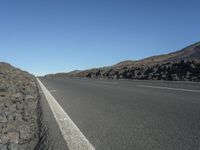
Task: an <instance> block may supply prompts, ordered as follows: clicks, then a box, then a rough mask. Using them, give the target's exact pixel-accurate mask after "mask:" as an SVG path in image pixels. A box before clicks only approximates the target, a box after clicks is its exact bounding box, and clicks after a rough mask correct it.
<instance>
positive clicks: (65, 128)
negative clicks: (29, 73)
mask: <svg viewBox="0 0 200 150" xmlns="http://www.w3.org/2000/svg"><path fill="white" fill-rule="evenodd" d="M37 81H38V83H39V85H40V87H41V89H42V91H43V93H44V95H45V97H46V100H47V101H48V103H49V106H50V108H51V110H52V112H53V115H54V117H55V119H56V121H57V123H58V125H59V127H60V130H61V133H62V135H63V137H64V139H65V140H66V142H67V145H68V147H69V149H70V150H80V149H81V150H95V148H94V147H93V146H92V144H91V143H90V142H89V141H88V140H87V138H86V137H85V136H84V135H83V133H81V131H80V129H79V128H78V127H77V126H76V125H75V123H74V122H73V121H72V120H71V118H70V117H69V116H68V115H67V113H66V112H65V111H64V110H63V108H62V107H61V106H60V105H59V104H58V102H57V101H56V99H55V98H54V97H53V96H52V95H51V93H50V92H49V91H48V89H47V88H46V87H45V86H44V85H43V84H42V82H41V81H40V80H39V79H38V78H37Z"/></svg>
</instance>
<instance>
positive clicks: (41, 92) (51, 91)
mask: <svg viewBox="0 0 200 150" xmlns="http://www.w3.org/2000/svg"><path fill="white" fill-rule="evenodd" d="M49 92H50V93H53V92H57V90H49ZM39 93H40V94H43V91H39Z"/></svg>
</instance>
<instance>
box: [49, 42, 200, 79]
mask: <svg viewBox="0 0 200 150" xmlns="http://www.w3.org/2000/svg"><path fill="white" fill-rule="evenodd" d="M47 77H87V78H109V79H141V80H142V79H145V80H147V79H151V80H185V81H200V42H197V43H195V44H192V45H190V46H187V47H185V48H183V49H182V50H178V51H176V52H173V53H169V54H164V55H157V56H152V57H148V58H144V59H141V60H137V61H132V60H126V61H123V62H120V63H117V64H115V65H113V66H108V67H103V68H94V69H88V70H83V71H80V70H78V71H73V72H69V73H58V74H51V75H47Z"/></svg>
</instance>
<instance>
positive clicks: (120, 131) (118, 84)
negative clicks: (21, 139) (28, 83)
mask: <svg viewBox="0 0 200 150" xmlns="http://www.w3.org/2000/svg"><path fill="white" fill-rule="evenodd" d="M39 79H40V81H41V82H42V83H43V84H44V86H45V87H46V88H47V89H48V90H49V91H50V92H51V94H52V95H53V97H54V98H55V99H56V100H57V102H58V103H59V104H60V106H61V107H62V108H63V110H64V111H65V112H66V113H67V114H68V116H69V117H70V118H71V119H72V121H73V122H74V123H75V124H76V126H77V127H78V128H79V129H80V131H81V132H82V134H83V135H84V136H85V138H87V140H88V141H89V142H90V143H91V144H92V145H93V146H94V148H95V149H96V150H129V149H130V150H133V149H134V150H197V149H199V148H200V84H198V83H183V82H161V81H128V80H95V79H64V78H39ZM42 101H46V100H45V98H44V97H43V98H42ZM41 104H42V105H45V106H42V107H43V109H48V111H51V110H50V109H49V108H46V107H47V106H46V104H47V103H46V102H41ZM44 111H47V110H44ZM44 114H45V115H46V116H47V117H46V118H51V119H50V120H49V121H47V122H51V125H49V126H52V125H53V126H54V127H53V128H52V127H50V132H54V134H53V135H52V137H51V138H52V141H54V142H55V143H57V140H55V139H54V140H53V138H56V137H53V136H54V135H55V133H56V134H57V135H55V136H59V135H60V136H62V135H61V132H60V130H59V129H58V128H59V127H58V125H56V123H55V122H54V123H52V118H53V117H52V116H53V114H52V113H50V112H46V113H44ZM48 115H49V117H48ZM54 130H56V131H54ZM58 134H59V135H58ZM59 142H61V144H60V148H59V149H60V150H61V149H66V143H64V142H65V140H64V139H62V138H61V139H60V140H59ZM62 143H63V144H62Z"/></svg>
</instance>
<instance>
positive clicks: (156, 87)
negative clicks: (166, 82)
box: [137, 85, 200, 93]
mask: <svg viewBox="0 0 200 150" xmlns="http://www.w3.org/2000/svg"><path fill="white" fill-rule="evenodd" d="M137 86H139V87H146V88H154V89H167V90H176V91H184V92H196V93H200V91H198V90H190V89H181V88H170V87H164V86H150V85H137Z"/></svg>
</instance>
